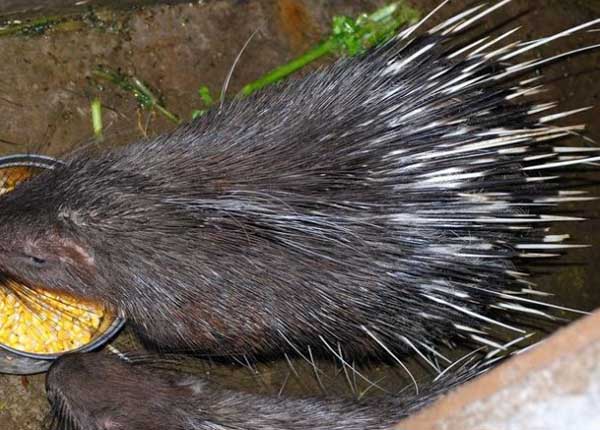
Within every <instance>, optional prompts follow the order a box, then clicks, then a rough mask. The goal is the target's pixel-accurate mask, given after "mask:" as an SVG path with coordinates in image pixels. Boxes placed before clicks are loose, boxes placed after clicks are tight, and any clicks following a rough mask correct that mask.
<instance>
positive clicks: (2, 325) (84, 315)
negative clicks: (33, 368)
mask: <svg viewBox="0 0 600 430" xmlns="http://www.w3.org/2000/svg"><path fill="white" fill-rule="evenodd" d="M105 314H106V311H105V309H104V308H103V307H102V306H99V305H95V304H91V303H85V302H82V301H78V300H77V299H74V298H71V297H68V296H64V295H57V294H54V293H50V292H47V291H43V290H38V289H28V288H27V287H24V286H22V285H19V284H17V283H14V282H12V281H9V282H8V283H7V284H5V285H3V286H0V343H2V344H4V345H6V346H8V347H10V348H12V349H15V350H18V351H22V352H28V353H34V354H57V353H63V352H67V351H72V350H75V349H78V348H80V347H82V346H84V345H86V344H88V343H90V342H91V341H92V340H93V339H94V338H95V337H96V336H97V335H98V334H99V332H100V329H101V322H102V321H103V319H104V317H105Z"/></svg>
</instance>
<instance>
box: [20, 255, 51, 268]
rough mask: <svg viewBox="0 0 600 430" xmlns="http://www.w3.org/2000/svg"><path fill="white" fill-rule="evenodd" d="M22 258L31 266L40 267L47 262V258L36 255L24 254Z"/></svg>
mask: <svg viewBox="0 0 600 430" xmlns="http://www.w3.org/2000/svg"><path fill="white" fill-rule="evenodd" d="M24 258H25V259H26V260H27V261H28V263H29V264H30V265H31V266H34V267H37V268H41V267H44V266H45V265H46V263H47V260H46V259H45V258H42V257H38V256H36V255H27V254H25V255H24Z"/></svg>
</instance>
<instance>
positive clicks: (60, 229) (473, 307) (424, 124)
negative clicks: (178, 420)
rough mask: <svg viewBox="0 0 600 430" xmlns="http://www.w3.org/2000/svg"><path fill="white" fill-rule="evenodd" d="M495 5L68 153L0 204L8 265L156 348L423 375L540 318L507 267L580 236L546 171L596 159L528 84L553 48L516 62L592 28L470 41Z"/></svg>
mask: <svg viewBox="0 0 600 430" xmlns="http://www.w3.org/2000/svg"><path fill="white" fill-rule="evenodd" d="M508 1H509V0H505V1H502V2H500V3H498V4H496V5H494V6H491V7H487V8H483V7H474V8H471V9H469V10H467V11H465V12H464V13H461V14H459V15H456V16H455V17H453V18H451V19H448V20H446V21H444V22H443V23H441V24H439V25H437V26H436V27H434V28H432V29H431V30H429V31H425V32H424V31H423V28H424V25H425V23H426V22H427V20H423V21H421V22H420V23H418V24H416V25H413V26H410V27H408V28H407V29H405V30H403V31H402V32H400V33H399V34H398V36H396V37H395V38H393V39H392V40H391V41H390V42H388V43H386V44H384V45H383V46H382V47H379V48H377V49H374V50H372V51H370V52H368V53H366V54H364V55H362V56H359V57H357V58H350V59H341V60H339V61H337V62H336V63H335V64H333V65H331V66H328V67H325V68H322V69H320V70H317V71H316V72H313V73H311V74H309V75H308V76H306V77H304V78H301V79H296V80H290V81H288V82H285V83H282V84H280V85H278V86H276V87H273V88H269V89H266V90H264V91H262V92H260V93H258V94H256V95H253V96H250V97H247V98H243V99H235V100H232V101H230V102H227V103H224V104H223V105H222V106H220V107H219V108H216V109H213V110H212V111H210V112H208V113H207V114H206V115H205V116H203V117H200V118H198V119H196V120H194V121H192V122H190V123H189V124H186V125H183V126H180V127H179V128H178V129H176V130H175V131H173V132H171V133H168V134H165V135H162V136H160V137H157V138H154V139H151V140H149V141H142V142H138V143H134V144H131V145H128V146H123V147H118V148H110V149H106V148H102V149H97V148H96V149H89V150H86V151H79V152H76V153H74V154H72V155H70V156H68V157H67V158H66V160H65V164H64V165H62V166H59V167H57V168H56V169H54V170H53V171H49V172H44V173H41V174H39V175H38V176H36V177H34V178H32V179H31V180H29V181H26V182H24V183H22V184H20V185H19V186H17V188H16V189H15V190H14V191H13V192H11V193H8V194H7V195H4V196H2V198H1V199H0V214H1V219H2V221H1V222H0V235H1V237H2V238H3V241H2V243H0V269H2V271H3V272H5V273H6V274H7V275H8V276H10V277H12V278H15V279H16V280H18V281H20V282H21V283H23V284H25V285H28V286H33V287H35V286H43V287H44V288H49V289H56V290H62V291H67V292H70V293H73V294H75V295H79V296H83V297H86V298H89V299H94V300H98V301H100V302H103V303H105V304H107V305H109V306H111V307H112V308H114V310H116V311H117V312H119V313H120V314H121V315H123V316H124V317H126V318H127V319H128V320H129V322H130V324H132V325H133V327H134V328H135V329H136V331H137V332H138V333H139V334H140V335H141V336H142V337H143V338H144V339H146V341H147V342H151V343H152V344H154V345H156V346H158V347H160V348H164V349H170V350H180V351H181V350H193V351H196V352H205V353H210V354H213V355H224V356H227V355H230V354H236V355H237V354H247V355H251V356H257V357H263V356H264V357H269V356H278V355H280V354H283V353H296V354H299V355H303V354H306V353H307V351H309V352H311V351H315V352H318V351H320V352H322V353H324V354H333V355H335V356H337V357H338V358H339V359H340V360H345V359H346V358H348V357H359V358H360V357H365V356H377V355H386V356H388V354H389V356H391V357H393V358H394V359H398V357H401V356H402V355H404V354H407V353H414V352H416V353H417V354H418V355H419V356H421V357H422V358H424V359H425V361H426V362H427V363H430V364H431V365H432V366H433V367H436V365H435V364H434V363H433V362H432V360H429V359H428V358H427V357H430V356H431V355H432V354H433V355H437V356H439V355H440V354H439V352H438V349H439V347H440V345H446V344H448V343H450V342H454V343H455V344H459V345H473V344H484V345H494V346H496V347H497V346H498V345H499V341H498V340H497V339H496V337H495V336H496V335H495V328H498V327H500V328H502V329H504V330H508V331H512V332H514V333H516V335H517V336H521V335H522V334H523V332H524V330H523V329H522V328H520V327H518V326H516V325H515V324H513V321H512V319H513V316H514V315H518V314H525V315H533V316H539V315H542V314H543V313H544V311H543V307H542V308H540V306H542V305H540V304H539V303H538V302H536V301H535V300H532V299H530V298H527V297H524V296H523V295H522V294H523V293H524V292H527V291H529V290H530V285H531V283H530V282H529V281H528V280H527V279H525V274H524V273H523V272H522V270H521V269H520V268H519V267H518V266H517V265H516V262H515V261H516V260H515V259H518V258H520V257H532V256H545V255H549V254H552V253H554V252H555V251H556V250H564V249H567V248H568V247H570V246H576V245H569V244H565V243H563V242H564V240H565V236H563V235H559V234H550V233H548V231H547V227H548V225H549V224H550V223H552V222H559V221H569V220H576V219H578V218H574V217H566V216H561V215H559V214H556V213H555V212H554V207H553V206H554V205H556V204H557V203H560V202H563V201H569V200H580V199H585V198H586V197H585V196H584V195H582V194H583V192H582V191H575V192H573V191H559V189H560V184H557V181H556V174H555V172H554V170H555V169H557V168H560V167H564V166H570V165H575V164H580V163H586V162H589V161H593V160H596V159H597V158H596V157H594V156H592V157H588V156H587V155H586V154H587V152H585V151H586V150H588V149H589V148H582V149H580V151H581V152H576V151H577V150H576V149H572V150H571V151H572V153H571V154H570V155H573V154H574V155H575V157H570V158H568V159H566V160H565V159H562V158H561V148H558V147H553V146H552V145H553V143H552V142H553V141H555V140H557V139H560V138H563V137H565V136H569V135H573V134H577V132H578V131H579V130H580V127H579V126H554V125H551V124H550V123H551V121H552V120H555V119H559V118H562V117H566V116H568V115H569V114H573V113H576V111H572V112H561V113H555V112H553V109H554V108H555V106H554V104H553V103H546V102H543V101H540V100H536V99H535V98H533V99H532V97H534V96H535V95H536V94H538V93H539V92H540V91H541V86H540V85H539V82H537V79H538V78H539V77H537V76H536V77H534V78H530V77H525V76H524V75H526V74H527V73H528V72H531V71H533V70H536V69H538V68H539V67H541V66H542V65H543V64H545V63H547V62H549V61H551V60H553V59H556V58H551V59H542V60H531V61H524V62H519V61H518V60H517V58H518V57H519V56H521V55H523V54H526V53H527V52H530V51H531V50H533V49H535V48H536V47H538V46H541V45H543V44H546V43H549V42H551V41H552V40H554V39H556V38H559V37H563V36H567V35H570V34H573V33H575V32H577V31H581V30H585V29H587V28H591V27H593V26H594V25H595V24H597V23H598V22H599V21H598V20H596V21H592V22H588V23H586V24H582V25H580V26H578V27H576V28H572V29H569V30H566V31H564V32H562V33H559V34H557V35H554V36H551V37H548V38H545V39H540V40H537V41H534V42H532V43H529V44H523V43H518V42H514V43H508V42H503V40H504V39H505V38H506V37H508V36H510V35H511V34H512V33H513V32H514V30H511V31H507V32H506V33H502V34H499V35H497V36H496V35H490V36H487V37H483V38H477V39H475V40H472V39H469V34H470V33H469V29H470V28H471V27H472V26H473V25H474V24H475V23H476V22H478V21H479V20H480V19H481V18H482V17H484V16H485V15H487V14H489V13H491V12H493V11H494V10H495V9H496V8H498V7H501V6H502V5H504V4H506V3H508ZM417 34H421V35H419V36H417ZM591 48H593V47H589V48H588V47H586V48H582V49H580V50H578V51H575V52H580V51H584V50H586V49H591ZM569 54H570V53H569ZM559 57H560V56H559ZM551 171H552V176H550V174H549V173H548V172H551ZM389 356H388V357H389Z"/></svg>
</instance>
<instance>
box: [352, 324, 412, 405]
mask: <svg viewBox="0 0 600 430" xmlns="http://www.w3.org/2000/svg"><path fill="white" fill-rule="evenodd" d="M360 328H361V330H362V331H364V332H365V333H366V334H367V335H368V336H369V337H370V338H371V339H373V340H374V341H375V342H377V343H378V344H379V346H381V347H382V348H383V349H384V350H385V352H387V353H388V354H389V355H390V357H392V358H393V359H394V361H396V363H398V364H399V365H400V367H402V368H403V369H404V371H405V372H406V373H407V374H408V376H409V377H410V379H411V380H412V382H413V384H414V386H415V393H416V394H419V384H417V380H416V379H415V377H414V376H413V374H412V373H411V372H410V370H408V367H406V365H405V364H404V363H403V362H402V361H401V360H400V359H399V358H398V356H397V355H396V354H394V353H393V352H392V350H390V349H389V348H388V347H387V346H386V344H385V343H384V342H383V341H382V340H381V339H379V338H378V337H377V336H375V334H374V333H373V332H372V331H371V330H369V329H368V328H367V327H366V326H364V325H362V326H360Z"/></svg>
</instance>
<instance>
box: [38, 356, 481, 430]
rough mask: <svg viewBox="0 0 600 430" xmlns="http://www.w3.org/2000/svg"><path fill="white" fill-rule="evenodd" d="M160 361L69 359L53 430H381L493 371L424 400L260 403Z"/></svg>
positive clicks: (437, 385)
mask: <svg viewBox="0 0 600 430" xmlns="http://www.w3.org/2000/svg"><path fill="white" fill-rule="evenodd" d="M169 362H170V363H169V364H165V362H164V361H163V362H161V359H160V357H157V356H153V355H149V356H148V355H146V354H144V355H142V356H140V355H136V354H129V355H128V356H127V357H126V359H125V360H124V359H121V358H119V357H117V356H116V355H114V354H107V353H88V354H81V353H79V354H69V355H65V356H63V357H61V358H59V359H58V360H57V361H56V362H55V363H54V364H53V365H52V367H51V368H50V371H49V373H48V375H47V379H46V388H47V392H48V398H49V400H50V403H51V406H52V407H51V413H50V415H49V416H48V419H47V421H46V422H45V428H46V429H48V430H67V429H68V430H111V429H120V430H141V429H143V430H224V429H237V430H281V429H286V430H309V429H311V430H312V429H321V430H334V429H346V430H376V429H387V428H391V427H392V426H393V425H394V424H395V423H397V422H398V421H399V420H400V419H402V418H404V417H406V416H408V415H409V414H411V413H413V412H415V411H417V410H419V409H421V408H422V407H424V406H426V405H428V404H430V403H431V402H432V401H433V400H435V399H437V398H438V397H440V396H441V395H443V394H445V393H447V392H448V390H450V389H451V388H453V387H455V386H456V385H458V384H460V383H462V382H465V381H467V380H469V379H471V378H472V377H474V376H476V375H477V374H479V373H480V372H482V371H484V370H485V364H483V363H474V364H471V365H468V366H463V367H460V368H458V369H457V370H456V371H454V372H449V373H447V374H446V375H445V377H443V378H441V379H440V380H439V381H436V382H434V383H432V384H430V385H429V386H428V387H427V388H426V389H425V390H424V391H423V392H421V393H420V394H419V395H415V394H413V393H412V392H408V393H404V394H403V395H397V396H388V397H385V398H371V399H364V400H363V401H361V402H357V401H352V400H349V399H334V398H329V399H324V398H310V397H306V398H289V397H281V396H259V395H255V394H249V393H244V392H239V391H232V390H227V389H223V388H222V387H220V386H219V385H217V384H214V383H211V382H208V381H206V380H204V379H203V378H201V377H199V376H197V375H194V374H192V373H186V372H182V371H181V369H177V361H176V360H175V363H173V359H172V358H170V359H169Z"/></svg>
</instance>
